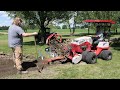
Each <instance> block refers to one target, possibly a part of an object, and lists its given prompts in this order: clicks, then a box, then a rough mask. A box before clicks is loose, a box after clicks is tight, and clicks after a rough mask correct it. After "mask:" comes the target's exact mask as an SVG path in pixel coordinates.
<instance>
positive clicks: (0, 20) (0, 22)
mask: <svg viewBox="0 0 120 90" xmlns="http://www.w3.org/2000/svg"><path fill="white" fill-rule="evenodd" d="M11 23H12V19H11V18H10V17H8V15H7V13H6V12H5V11H0V26H10V25H11Z"/></svg>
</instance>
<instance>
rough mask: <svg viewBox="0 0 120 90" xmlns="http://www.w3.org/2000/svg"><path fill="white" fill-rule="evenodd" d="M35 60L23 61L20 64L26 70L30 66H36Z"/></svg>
mask: <svg viewBox="0 0 120 90" xmlns="http://www.w3.org/2000/svg"><path fill="white" fill-rule="evenodd" d="M37 62H38V61H37V60H34V61H31V62H27V61H24V62H23V63H22V66H23V68H24V70H27V69H29V68H31V67H36V63H37Z"/></svg>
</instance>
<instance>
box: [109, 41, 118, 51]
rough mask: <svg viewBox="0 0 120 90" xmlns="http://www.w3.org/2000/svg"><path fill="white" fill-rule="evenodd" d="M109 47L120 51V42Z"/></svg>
mask: <svg viewBox="0 0 120 90" xmlns="http://www.w3.org/2000/svg"><path fill="white" fill-rule="evenodd" d="M110 46H111V47H113V49H115V50H118V51H120V42H118V43H114V42H113V43H112V44H111V45H110Z"/></svg>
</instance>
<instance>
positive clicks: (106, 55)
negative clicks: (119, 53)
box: [99, 50, 112, 60]
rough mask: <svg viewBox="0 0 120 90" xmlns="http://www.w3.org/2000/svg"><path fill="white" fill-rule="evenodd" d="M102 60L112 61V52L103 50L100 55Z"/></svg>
mask: <svg viewBox="0 0 120 90" xmlns="http://www.w3.org/2000/svg"><path fill="white" fill-rule="evenodd" d="M99 56H100V58H101V59H103V60H111V59H112V52H111V51H109V50H103V51H102V52H101V53H100V55H99Z"/></svg>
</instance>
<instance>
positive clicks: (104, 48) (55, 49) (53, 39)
mask: <svg viewBox="0 0 120 90" xmlns="http://www.w3.org/2000/svg"><path fill="white" fill-rule="evenodd" d="M46 44H47V45H48V47H47V48H46V49H45V51H46V52H47V53H48V54H49V55H50V56H51V58H50V59H48V60H47V61H48V62H49V63H51V62H55V61H60V62H66V61H71V62H72V63H73V64H77V63H80V62H81V61H84V62H86V63H87V64H94V63H96V62H97V58H101V59H103V60H111V59H112V53H111V51H110V46H109V42H106V41H102V42H99V44H98V45H97V46H95V45H93V40H92V37H90V36H83V37H79V38H75V39H72V40H70V39H68V40H65V41H63V40H62V36H61V35H59V34H57V33H53V34H51V35H50V36H48V38H47V39H46ZM94 46H95V47H96V48H95V47H94Z"/></svg>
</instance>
